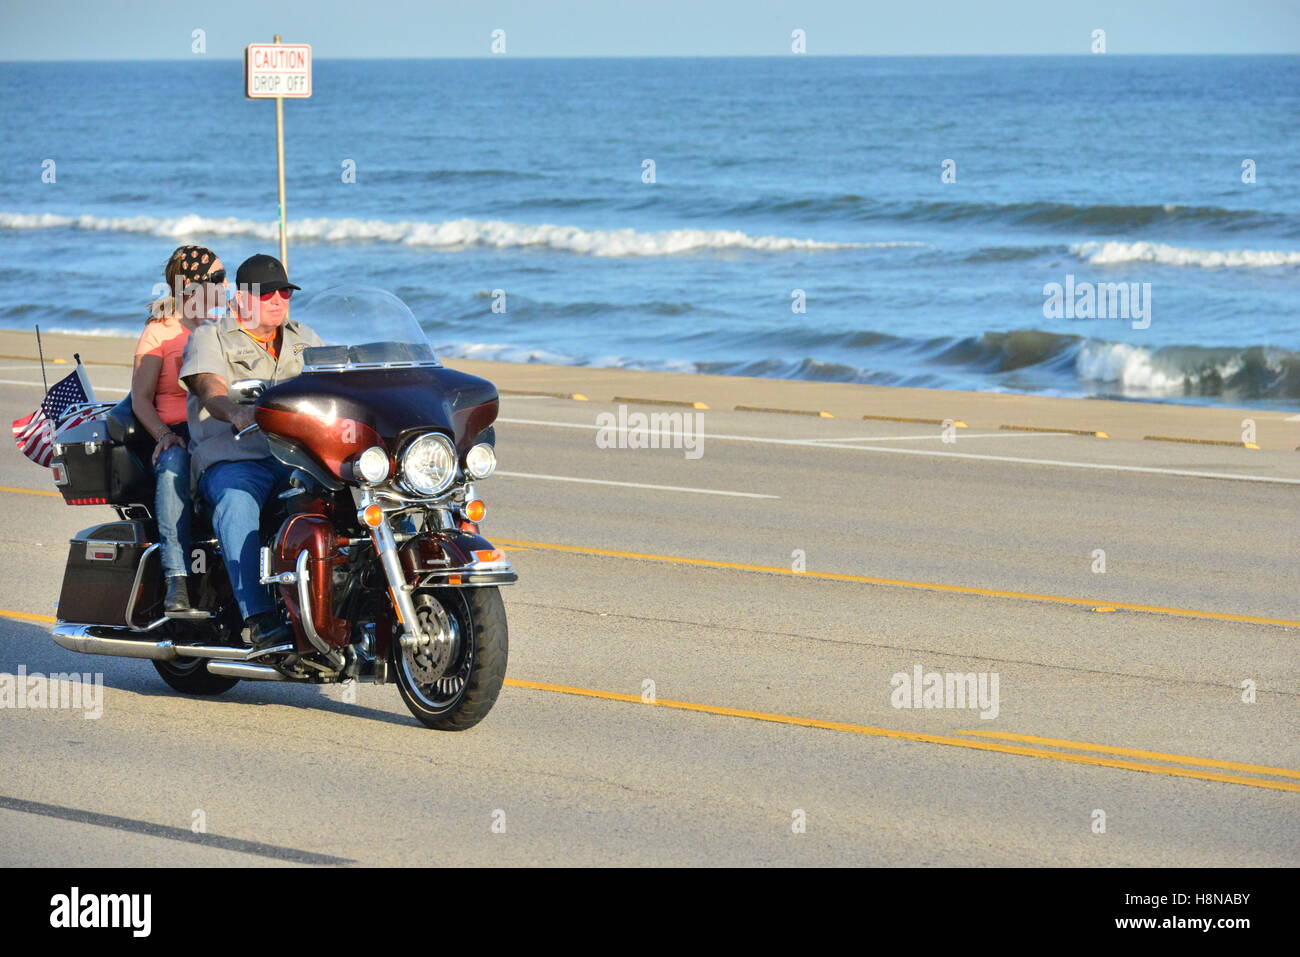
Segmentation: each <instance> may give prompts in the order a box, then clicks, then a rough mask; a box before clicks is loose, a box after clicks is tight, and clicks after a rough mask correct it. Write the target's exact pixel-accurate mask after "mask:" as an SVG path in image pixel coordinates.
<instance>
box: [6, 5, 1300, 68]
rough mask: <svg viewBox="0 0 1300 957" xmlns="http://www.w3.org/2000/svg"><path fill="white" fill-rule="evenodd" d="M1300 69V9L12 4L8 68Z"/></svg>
mask: <svg viewBox="0 0 1300 957" xmlns="http://www.w3.org/2000/svg"><path fill="white" fill-rule="evenodd" d="M1099 28H1100V29H1104V30H1105V31H1106V40H1107V50H1108V52H1109V53H1113V54H1124V53H1300V0H887V2H878V0H798V2H788V0H532V2H523V0H516V2H500V0H457V2H444V0H423V2H419V0H218V2H215V3H208V4H180V3H176V2H174V0H166V2H164V0H3V6H2V7H0V60H111V59H128V60H151V59H186V58H189V57H191V56H194V53H193V52H192V51H191V34H192V32H193V31H194V30H195V29H202V30H204V31H205V35H206V41H207V53H206V56H209V57H214V58H233V57H239V56H242V51H243V48H244V45H245V44H247V43H250V42H255V41H269V40H270V39H271V37H272V35H273V34H275V33H277V32H279V33H281V34H283V35H284V39H285V41H286V42H298V43H311V44H313V45H314V48H315V53H316V55H317V56H319V57H469V56H488V55H490V51H489V44H490V42H491V35H492V31H493V30H497V29H501V30H505V31H506V34H505V35H506V52H507V54H509V55H515V56H763V55H778V54H785V53H788V52H789V50H790V34H791V31H792V30H794V29H802V30H804V31H806V34H807V52H808V53H809V54H811V55H818V54H821V55H891V54H892V55H920V54H1069V53H1075V54H1084V53H1088V52H1089V43H1090V36H1091V33H1092V31H1093V30H1094V29H1099Z"/></svg>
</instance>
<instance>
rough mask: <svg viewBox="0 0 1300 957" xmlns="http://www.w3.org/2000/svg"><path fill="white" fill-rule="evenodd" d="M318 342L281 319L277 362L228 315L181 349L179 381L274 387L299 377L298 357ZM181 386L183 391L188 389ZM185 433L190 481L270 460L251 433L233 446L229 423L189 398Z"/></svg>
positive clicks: (262, 440)
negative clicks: (203, 378)
mask: <svg viewBox="0 0 1300 957" xmlns="http://www.w3.org/2000/svg"><path fill="white" fill-rule="evenodd" d="M322 344H323V343H322V342H321V339H320V336H318V335H316V333H315V332H314V331H312V329H311V328H310V327H309V326H306V325H303V324H302V323H301V322H297V321H295V320H293V319H286V320H285V322H284V325H283V327H282V332H281V338H280V358H279V359H274V358H272V357H271V354H270V353H269V352H267V351H266V349H264V348H263V347H262V346H261V345H259V344H258V343H257V342H256V341H254V340H253V338H252V337H251V336H250V335H248V333H246V332H244V331H243V329H242V328H240V325H239V320H238V319H236V318H235V316H234V315H233V314H231V315H227V316H226V317H225V318H223V319H217V320H215V321H213V322H205V323H203V325H201V326H199V327H198V328H197V329H195V330H194V332H193V333H192V334H191V335H190V341H189V342H188V343H187V344H186V346H185V360H184V362H183V364H182V365H181V373H180V378H181V382H182V383H184V382H185V379H186V378H187V377H188V376H193V375H200V374H202V373H205V372H210V373H212V374H214V375H219V376H221V378H223V379H225V380H226V384H227V385H233V384H234V383H235V382H236V381H238V380H239V379H264V380H266V382H267V384H268V385H275V384H277V383H279V382H283V381H285V380H286V379H292V378H293V377H294V376H296V375H298V374H299V373H300V372H302V351H303V349H306V348H309V347H311V346H319V345H322ZM188 387H189V386H188V384H186V388H188ZM185 411H186V418H187V420H188V422H189V427H190V442H189V451H190V461H191V469H192V472H193V476H194V480H195V481H196V482H197V481H198V478H199V476H200V475H202V474H203V471H204V470H205V469H207V468H208V467H209V466H210V465H214V464H215V463H217V462H235V461H239V460H242V459H261V458H266V457H267V456H269V455H270V454H271V449H270V447H269V446H268V445H267V444H266V438H265V437H264V436H263V435H262V434H261V433H260V432H253V433H252V434H250V435H246V436H244V437H243V438H242V439H240V440H239V441H238V442H236V441H235V428H234V426H232V425H231V424H230V423H229V422H222V421H221V420H220V419H214V418H213V417H212V416H211V415H209V414H208V410H207V409H205V408H203V403H202V402H201V401H200V400H199V397H198V396H197V395H195V394H194V393H193V392H191V393H190V396H189V398H188V399H187V400H186V405H185Z"/></svg>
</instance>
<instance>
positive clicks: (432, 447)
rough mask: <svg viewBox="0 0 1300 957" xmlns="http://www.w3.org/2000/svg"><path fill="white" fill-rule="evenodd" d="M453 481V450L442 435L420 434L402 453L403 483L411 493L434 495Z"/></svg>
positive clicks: (454, 471)
mask: <svg viewBox="0 0 1300 957" xmlns="http://www.w3.org/2000/svg"><path fill="white" fill-rule="evenodd" d="M455 479H456V449H455V447H454V446H453V445H452V444H451V440H450V439H449V438H447V437H446V436H445V435H442V434H440V433H438V432H430V433H429V434H427V435H422V436H420V437H419V438H418V439H416V440H415V441H414V442H412V443H411V444H410V445H408V446H407V447H406V451H405V452H403V453H402V481H403V482H405V483H406V485H407V487H408V488H410V489H411V491H413V492H418V493H419V494H421V495H437V494H438V493H439V492H442V491H444V490H445V489H446V488H447V487H448V486H449V485H451V483H452V482H453V481H455Z"/></svg>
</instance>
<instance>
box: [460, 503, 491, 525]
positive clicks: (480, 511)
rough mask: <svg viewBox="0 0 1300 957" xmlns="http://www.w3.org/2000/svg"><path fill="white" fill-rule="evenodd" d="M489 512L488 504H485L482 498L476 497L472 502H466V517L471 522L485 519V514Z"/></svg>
mask: <svg viewBox="0 0 1300 957" xmlns="http://www.w3.org/2000/svg"><path fill="white" fill-rule="evenodd" d="M486 514H487V506H486V505H484V504H483V500H482V499H481V498H476V499H474V501H472V502H466V503H465V517H466V518H468V519H469V520H470V521H471V522H481V521H483V516H484V515H486Z"/></svg>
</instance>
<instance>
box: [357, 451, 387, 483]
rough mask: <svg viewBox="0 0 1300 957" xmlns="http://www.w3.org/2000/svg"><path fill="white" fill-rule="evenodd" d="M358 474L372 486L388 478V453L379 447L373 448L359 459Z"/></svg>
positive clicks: (363, 453)
mask: <svg viewBox="0 0 1300 957" xmlns="http://www.w3.org/2000/svg"><path fill="white" fill-rule="evenodd" d="M356 470H357V472H359V473H360V474H361V477H362V478H363V479H365V480H366V481H367V482H369V483H370V484H371V485H374V484H377V483H379V482H382V481H383V480H384V479H386V478H388V453H387V452H385V451H384V450H383V449H381V448H380V447H379V446H377V445H375V446H371V447H370V448H368V449H366V450H365V451H364V452H362V453H361V455H360V457H359V458H358V459H357V469H356Z"/></svg>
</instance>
